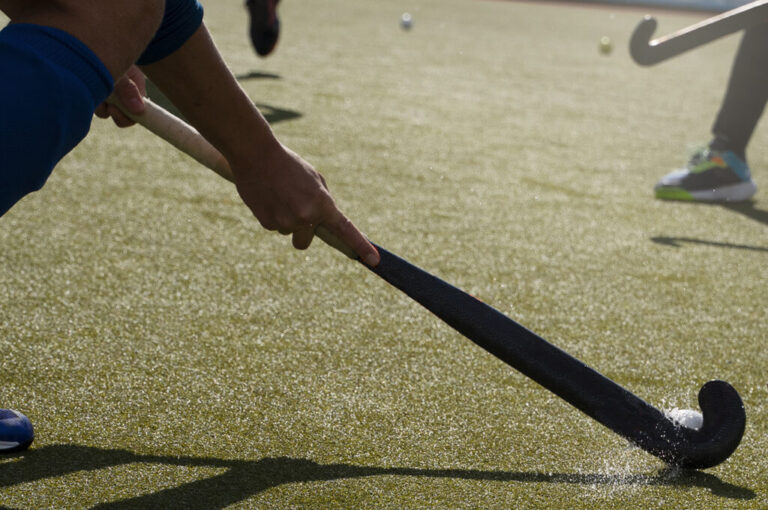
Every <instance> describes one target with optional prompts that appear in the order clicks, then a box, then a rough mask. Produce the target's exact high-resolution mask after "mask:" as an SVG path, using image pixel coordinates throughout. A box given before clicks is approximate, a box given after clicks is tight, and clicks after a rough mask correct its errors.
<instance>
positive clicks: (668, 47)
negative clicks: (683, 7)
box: [629, 0, 768, 66]
mask: <svg viewBox="0 0 768 510" xmlns="http://www.w3.org/2000/svg"><path fill="white" fill-rule="evenodd" d="M766 22H768V0H757V1H755V2H750V3H748V4H746V5H743V6H741V7H737V8H736V9H731V10H730V11H726V12H724V13H722V14H718V15H717V16H712V17H711V18H707V19H705V20H704V21H702V22H700V23H696V24H694V25H691V26H689V27H686V28H683V29H681V30H678V31H676V32H673V33H671V34H669V35H666V36H663V37H659V38H657V39H653V40H651V37H652V36H653V33H654V32H655V31H656V19H655V18H653V17H652V16H646V17H645V18H643V20H642V21H641V22H640V24H638V25H637V28H635V31H634V32H633V33H632V37H631V39H630V41H629V53H630V55H632V58H633V59H634V61H635V62H637V63H638V64H640V65H642V66H651V65H654V64H658V63H659V62H662V61H664V60H667V59H669V58H672V57H675V56H677V55H679V54H681V53H684V52H686V51H688V50H692V49H693V48H697V47H699V46H702V45H704V44H706V43H709V42H712V41H714V40H715V39H718V38H720V37H723V36H726V35H728V34H732V33H734V32H738V31H739V30H745V29H747V28H750V27H753V26H755V25H759V24H761V23H766Z"/></svg>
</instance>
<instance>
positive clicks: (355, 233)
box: [323, 210, 381, 267]
mask: <svg viewBox="0 0 768 510" xmlns="http://www.w3.org/2000/svg"><path fill="white" fill-rule="evenodd" d="M323 226H324V227H325V228H326V229H327V230H328V231H329V232H330V233H331V234H333V235H334V236H336V237H337V238H338V239H339V241H341V242H342V243H344V244H346V245H347V246H349V247H350V248H352V251H354V252H355V253H356V254H357V256H358V257H360V260H362V261H363V262H364V263H365V264H366V265H367V266H369V267H376V266H378V265H379V261H380V260H381V257H380V256H379V252H378V250H376V248H375V247H374V246H373V245H372V244H371V243H370V241H368V239H367V238H366V237H365V236H364V235H363V233H362V232H360V231H359V230H358V229H357V227H356V226H355V225H354V224H353V223H352V222H351V221H350V220H349V218H347V217H346V216H344V214H342V213H341V212H340V211H338V210H337V211H336V214H335V216H334V217H333V218H332V219H331V220H329V221H324V222H323Z"/></svg>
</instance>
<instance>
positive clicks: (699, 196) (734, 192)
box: [654, 181, 757, 202]
mask: <svg viewBox="0 0 768 510" xmlns="http://www.w3.org/2000/svg"><path fill="white" fill-rule="evenodd" d="M654 192H655V195H656V198H659V199H661V200H682V201H687V202H744V201H747V200H749V199H750V198H752V197H753V196H754V195H755V193H756V192H757V186H755V183H754V182H752V181H747V182H740V183H738V184H733V185H731V186H721V187H719V188H715V189H712V190H704V191H689V190H686V189H683V188H673V187H663V188H659V189H656V190H654Z"/></svg>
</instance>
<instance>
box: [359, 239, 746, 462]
mask: <svg viewBox="0 0 768 510" xmlns="http://www.w3.org/2000/svg"><path fill="white" fill-rule="evenodd" d="M376 248H377V249H378V250H379V254H380V255H381V262H380V263H379V265H378V266H376V267H375V268H372V269H371V270H372V271H373V272H374V273H376V274H377V275H379V276H380V277H381V278H383V279H384V280H386V281H387V282H389V283H390V284H391V285H393V286H394V287H396V288H398V289H400V290H401V291H403V292H404V293H405V294H407V295H408V296H410V297H411V298H412V299H413V300H415V301H416V302H418V303H420V304H421V305H422V306H424V307H425V308H427V309H428V310H429V311H430V312H432V313H433V314H435V315H436V316H437V317H439V318H440V319H442V320H443V321H444V322H445V323H447V324H448V325H449V326H451V327H452V328H453V329H455V330H456V331H458V332H459V333H461V334H462V335H464V336H465V337H467V338H468V339H469V340H471V341H473V342H474V343H475V344H477V345H478V346H480V347H482V348H483V349H485V350H486V351H487V352H489V353H491V354H493V355H494V356H496V357H497V358H499V359H500V360H502V361H504V362H505V363H507V364H508V365H510V366H511V367H513V368H515V369H516V370H518V371H520V372H521V373H523V374H524V375H526V376H528V377H530V378H531V379H533V380H534V381H536V382H537V383H539V384H540V385H542V386H543V387H545V388H546V389H548V390H549V391H551V392H552V393H554V394H555V395H558V396H559V397H560V398H562V399H563V400H565V401H566V402H568V403H569V404H571V405H572V406H574V407H576V408H577V409H579V410H580V411H582V412H583V413H585V414H586V415H588V416H590V417H592V418H594V419H595V420H597V421H598V422H600V423H601V424H603V425H604V426H606V427H608V428H609V429H611V430H612V431H614V432H615V433H617V434H619V435H621V436H623V437H625V438H626V439H628V440H629V441H631V442H632V443H634V444H636V445H638V446H639V447H640V448H643V449H644V450H646V451H647V452H649V453H651V454H653V455H656V456H657V457H659V458H660V459H662V460H664V461H665V462H667V463H669V464H672V465H676V466H681V467H685V468H693V469H701V468H707V467H711V466H714V465H716V464H718V463H720V462H722V461H724V460H725V459H727V458H728V456H729V455H730V454H731V453H732V452H733V451H734V450H735V449H736V447H737V446H738V444H739V441H740V440H741V436H742V434H743V433H744V424H745V422H746V417H745V413H744V405H743V404H742V402H741V398H740V397H739V395H738V393H736V390H734V389H733V388H732V387H731V386H730V385H729V384H727V383H724V382H721V381H713V382H709V383H707V384H705V385H704V387H703V388H702V389H701V391H700V392H699V404H700V405H701V408H702V415H703V418H704V422H703V425H702V429H701V430H698V431H697V430H693V429H689V428H685V427H681V426H679V425H677V424H675V423H673V422H672V420H671V419H669V418H667V417H666V416H665V415H664V413H662V412H661V411H659V410H658V409H656V408H655V407H653V406H652V405H650V404H648V403H647V402H645V401H643V400H642V399H640V398H638V397H637V396H635V395H634V394H632V393H631V392H629V391H627V390H626V389H624V388H623V387H621V386H619V385H618V384H616V383H615V382H613V381H612V380H610V379H608V378H607V377H605V376H604V375H602V374H600V373H598V372H597V371H595V370H593V369H592V368H590V367H588V366H587V365H585V364H584V363H583V362H581V361H579V360H578V359H576V358H574V357H572V356H570V355H569V354H568V353H566V352H565V351H563V350H561V349H559V348H558V347H556V346H554V345H552V344H550V343H549V342H547V341H546V340H544V339H543V338H541V337H540V336H538V335H537V334H535V333H533V332H532V331H530V330H528V329H526V328H525V327H523V326H521V325H520V324H518V323H517V322H515V321H513V320H512V319H510V318H509V317H507V316H506V315H504V314H502V313H501V312H499V311H498V310H495V309H494V308H492V307H490V306H488V305H487V304H485V303H483V302H482V301H480V300H478V299H476V298H474V297H473V296H471V295H469V294H467V293H466V292H464V291H462V290H461V289H458V288H456V287H454V286H452V285H450V284H449V283H447V282H445V281H443V280H441V279H440V278H438V277H436V276H434V275H431V274H429V273H427V272H426V271H424V270H423V269H420V268H419V267H416V266H414V265H413V264H411V263H410V262H408V261H406V260H404V259H401V258H400V257H398V256H397V255H394V254H393V253H390V252H388V251H387V250H385V249H384V248H382V247H380V246H376ZM366 267H367V266H366Z"/></svg>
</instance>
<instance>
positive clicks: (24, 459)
mask: <svg viewBox="0 0 768 510" xmlns="http://www.w3.org/2000/svg"><path fill="white" fill-rule="evenodd" d="M16 457H17V458H16V459H13V461H12V462H5V463H0V488H2V487H10V486H13V485H17V484H21V483H29V482H35V481H37V480H43V479H47V478H54V477H61V476H65V475H68V474H70V473H74V472H79V471H96V470H100V469H105V468H110V467H115V466H121V465H128V464H134V465H136V464H162V465H170V466H183V467H218V468H226V471H225V472H223V473H221V474H218V475H215V476H212V477H209V478H205V479H202V480H196V481H193V482H189V483H186V484H183V485H180V486H177V487H171V488H166V489H161V490H158V491H156V492H153V493H151V494H144V495H141V496H136V497H134V498H130V499H125V500H121V501H117V502H110V503H102V504H100V505H97V506H96V507H95V508H223V507H226V506H229V505H232V504H235V503H237V502H239V501H243V500H245V499H248V498H249V497H252V496H254V495H256V494H258V493H260V492H262V491H265V490H267V489H270V488H272V487H278V486H280V485H284V484H290V483H309V482H320V481H332V480H344V479H352V478H364V477H372V476H402V477H416V478H418V477H424V478H456V479H463V480H490V481H496V482H518V483H553V484H573V485H589V486H593V485H608V486H622V485H626V486H645V485H647V486H668V487H681V488H686V489H688V488H693V487H700V488H703V489H708V490H709V491H710V492H711V493H712V494H713V495H715V496H718V497H721V498H728V499H738V500H750V499H753V498H754V497H755V493H754V492H753V491H752V490H750V489H747V488H744V487H739V486H737V485H732V484H730V483H727V482H723V481H722V480H720V479H719V478H718V477H716V476H714V475H710V474H707V473H703V472H701V471H681V470H674V469H665V470H663V471H661V472H659V473H657V474H655V475H611V474H598V473H596V474H587V473H574V474H570V473H538V472H515V471H487V470H476V469H421V468H407V467H406V468H403V467H389V468H386V467H373V466H354V465H351V464H318V463H316V462H313V461H311V460H306V459H293V458H288V457H280V458H264V459H260V460H226V459H215V458H201V457H176V456H156V455H140V454H136V453H132V452H129V451H127V450H106V449H101V448H93V447H88V446H74V445H51V446H44V447H42V448H35V449H32V450H30V451H27V452H23V453H21V454H17V455H16Z"/></svg>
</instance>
